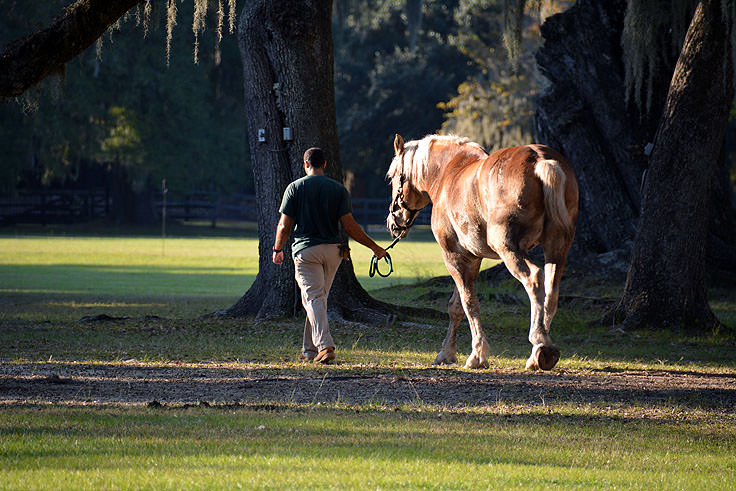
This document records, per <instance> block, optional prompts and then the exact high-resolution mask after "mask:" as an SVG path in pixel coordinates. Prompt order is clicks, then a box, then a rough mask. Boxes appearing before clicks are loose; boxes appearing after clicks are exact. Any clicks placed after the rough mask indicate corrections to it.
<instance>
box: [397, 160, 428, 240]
mask: <svg viewBox="0 0 736 491" xmlns="http://www.w3.org/2000/svg"><path fill="white" fill-rule="evenodd" d="M405 180H406V178H405V177H404V173H403V172H401V173H400V174H399V190H398V191H397V193H396V197H395V198H394V202H393V203H392V204H391V214H392V215H393V214H394V212H395V211H396V209H397V207H398V208H403V209H404V210H406V211H408V212H409V219H408V220H407V221H406V224H405V225H396V222H395V221H394V226H395V227H396V228H398V229H399V230H409V229H410V228H411V227H412V225H414V220H416V218H417V214H418V213H419V212H420V211H422V208H410V207H409V206H408V205H407V204H406V202H405V201H404V181H405Z"/></svg>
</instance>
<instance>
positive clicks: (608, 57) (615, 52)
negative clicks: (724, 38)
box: [536, 0, 649, 254]
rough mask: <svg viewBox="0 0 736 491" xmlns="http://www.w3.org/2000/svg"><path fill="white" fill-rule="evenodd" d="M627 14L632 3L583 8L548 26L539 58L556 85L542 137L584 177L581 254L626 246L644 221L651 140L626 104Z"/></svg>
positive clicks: (542, 109)
mask: <svg viewBox="0 0 736 491" xmlns="http://www.w3.org/2000/svg"><path fill="white" fill-rule="evenodd" d="M625 12H626V1H625V0H601V1H598V2H595V1H591V2H578V3H576V4H575V5H574V6H573V7H571V8H570V9H568V11H566V12H564V13H562V14H558V15H554V16H552V17H550V18H548V19H547V21H546V22H545V23H544V24H543V25H542V36H543V37H544V45H543V46H542V47H541V48H540V50H539V51H538V53H537V56H536V58H537V63H538V65H539V68H540V70H541V72H542V74H543V75H544V76H545V78H547V79H548V80H549V81H550V85H549V87H548V88H547V90H546V91H545V92H544V93H543V95H542V97H541V98H540V100H539V103H538V106H537V112H536V130H537V138H538V140H539V141H540V142H542V143H546V144H548V145H550V146H552V147H554V148H556V149H558V150H559V151H560V152H562V154H563V155H565V156H566V157H567V158H568V160H569V161H570V163H571V164H572V166H573V168H574V169H575V173H576V175H577V177H578V181H579V183H580V204H579V206H580V214H579V218H578V228H577V232H576V235H575V245H574V248H575V249H576V250H585V251H593V252H598V253H600V252H607V251H610V250H612V249H617V248H621V247H624V244H626V242H627V241H630V240H631V239H632V238H633V236H634V232H635V227H636V219H637V217H638V214H639V205H640V201H639V187H640V182H641V176H642V173H643V171H644V169H645V168H646V158H645V156H644V146H645V145H646V143H647V142H648V141H649V137H648V135H647V134H646V132H645V131H644V130H643V128H642V127H641V125H640V124H639V120H638V117H636V116H634V117H632V114H631V113H630V111H627V108H626V105H625V103H624V100H625V92H624V65H623V62H622V49H621V32H622V30H623V20H624V14H625ZM591 29H593V31H591ZM574 253H575V251H573V254H574Z"/></svg>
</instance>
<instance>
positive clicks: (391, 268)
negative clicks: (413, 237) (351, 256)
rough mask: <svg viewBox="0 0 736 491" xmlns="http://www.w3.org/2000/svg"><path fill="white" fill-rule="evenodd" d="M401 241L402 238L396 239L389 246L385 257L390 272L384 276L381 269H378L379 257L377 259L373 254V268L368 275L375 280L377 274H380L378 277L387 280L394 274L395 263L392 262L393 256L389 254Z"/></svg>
mask: <svg viewBox="0 0 736 491" xmlns="http://www.w3.org/2000/svg"><path fill="white" fill-rule="evenodd" d="M400 240H401V237H396V238H395V239H394V241H393V242H391V245H390V246H388V247H387V248H386V249H385V250H386V255H385V256H384V257H383V260H384V261H386V264H388V272H387V273H386V274H383V273H382V272H381V270H380V269H378V257H376V255H375V254H373V257H372V258H371V266H370V268H369V269H368V275H369V276H370V277H371V278H373V277H374V276H375V275H376V273H378V276H380V277H381V278H387V277H388V276H389V275H390V274H391V273H393V272H394V263H393V262H391V256H390V255H389V253H388V250H389V249H391V248H392V247H393V246H395V245H396V243H397V242H398V241H400Z"/></svg>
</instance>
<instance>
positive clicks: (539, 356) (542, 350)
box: [526, 344, 560, 370]
mask: <svg viewBox="0 0 736 491" xmlns="http://www.w3.org/2000/svg"><path fill="white" fill-rule="evenodd" d="M559 360H560V349H559V348H558V347H557V346H554V345H550V346H544V345H543V344H538V345H536V346H535V347H534V349H532V355H531V356H530V357H529V359H528V360H527V361H526V369H527V370H537V369H540V370H552V369H553V368H554V366H555V365H557V362H558V361H559Z"/></svg>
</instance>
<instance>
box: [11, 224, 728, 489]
mask: <svg viewBox="0 0 736 491" xmlns="http://www.w3.org/2000/svg"><path fill="white" fill-rule="evenodd" d="M208 232H210V231H208ZM44 233H45V232H44V231H41V233H39V231H38V230H34V231H33V233H28V231H20V232H18V231H10V232H8V231H6V233H5V234H4V235H0V489H49V488H54V489H57V488H66V489H68V488H75V489H78V488H104V489H110V488H125V489H130V488H136V489H138V488H156V489H158V488H169V489H173V488H177V489H178V488H236V487H243V488H249V489H250V488H292V489H293V488H304V487H319V488H330V487H338V488H361V489H362V488H397V487H404V488H409V489H414V488H441V489H447V488H450V489H469V488H478V487H482V488H494V489H498V488H526V489H529V488H533V489H540V488H549V487H556V488H570V487H586V488H606V489H610V488H615V487H625V488H634V489H652V488H659V489H661V488H666V489H734V488H736V411H735V410H734V409H733V408H732V407H730V406H729V405H728V401H732V400H736V397H734V393H735V392H736V345H735V344H734V339H733V337H732V336H731V335H730V334H729V333H727V332H720V333H712V334H709V335H707V336H702V337H697V338H693V337H686V336H684V335H676V334H671V333H668V332H660V331H656V330H653V331H651V332H635V333H621V332H617V331H615V330H613V331H612V330H611V329H610V328H609V327H606V326H600V325H597V324H594V323H591V321H593V320H594V319H596V318H598V316H599V315H600V313H601V311H602V309H603V308H604V306H605V305H606V302H607V301H608V299H610V298H615V296H616V295H617V293H618V292H619V291H620V290H619V288H620V286H616V285H613V286H611V285H606V284H599V283H598V282H596V281H590V283H584V282H583V283H581V281H582V280H579V279H574V280H571V281H572V282H569V283H567V284H566V283H565V280H563V286H562V289H563V292H562V293H563V295H565V294H566V293H569V292H571V291H574V292H576V296H574V298H569V299H566V300H565V301H564V302H563V303H562V304H561V307H560V311H559V313H558V315H557V317H556V319H555V322H554V324H553V332H552V336H553V339H554V340H555V341H556V342H557V344H558V345H559V346H560V348H561V349H562V353H563V355H562V356H563V358H562V359H561V361H560V364H559V365H558V367H557V368H556V369H555V370H553V371H552V372H550V373H549V374H544V375H543V376H542V375H535V374H529V373H527V372H525V371H524V370H523V366H524V361H525V359H526V357H527V356H528V354H529V346H528V343H527V341H526V329H527V325H528V315H529V314H528V301H527V300H526V298H525V294H524V293H523V291H522V290H521V287H520V286H519V285H518V283H516V282H515V281H514V280H509V281H502V282H500V283H494V284H481V285H479V289H480V297H481V308H482V313H483V322H484V326H485V329H486V333H487V336H488V338H489V342H490V344H491V347H492V356H493V358H492V365H491V367H490V368H489V369H488V370H480V371H473V372H470V371H466V370H464V369H462V368H459V367H457V366H455V367H443V368H432V367H431V366H430V363H431V361H432V360H433V359H434V355H435V354H436V350H437V349H438V348H439V345H440V343H441V341H442V339H443V337H444V334H445V326H446V321H445V320H443V319H435V320H427V319H406V320H403V321H401V322H397V323H395V324H391V325H385V326H365V325H355V324H349V323H335V324H334V325H333V326H332V329H333V335H334V337H335V338H336V341H337V342H338V345H339V346H338V348H339V350H338V354H339V358H338V361H339V363H338V364H337V365H334V366H331V367H321V366H317V367H315V366H311V365H304V364H299V363H296V362H295V355H296V353H297V352H298V347H299V344H300V336H301V322H302V321H301V320H299V319H289V320H284V321H282V322H267V323H255V322H253V321H252V320H249V319H206V318H200V317H199V315H200V314H203V313H207V312H212V311H214V310H218V309H221V308H225V307H228V306H229V305H231V304H232V303H233V302H234V301H235V300H237V298H239V297H240V295H242V293H243V292H244V291H245V290H246V289H247V288H248V286H249V285H250V283H251V282H252V281H253V278H254V277H255V274H256V273H257V265H258V258H257V242H256V240H255V239H254V238H253V234H252V231H248V230H245V231H238V232H237V233H236V234H235V235H233V234H232V233H231V234H230V235H223V236H219V237H197V236H196V235H195V234H193V233H191V232H188V233H180V234H178V236H176V237H174V238H168V239H166V241H165V242H163V241H162V240H161V238H157V237H153V236H150V235H148V236H147V235H145V234H141V235H140V236H135V237H130V236H115V235H114V234H99V233H98V234H95V235H91V234H89V233H77V234H74V235H67V236H64V235H60V234H59V233H55V234H54V235H48V234H46V235H44ZM372 235H374V236H375V237H376V238H377V239H379V241H380V243H383V244H387V243H388V237H387V236H386V235H383V236H381V235H380V234H372ZM410 237H411V239H410V240H407V241H402V242H401V243H399V244H398V245H397V246H396V247H395V248H394V249H392V251H391V253H392V257H393V259H394V267H395V270H396V271H395V273H394V274H393V275H391V277H390V278H387V279H382V278H373V279H370V278H367V271H368V262H369V259H370V252H369V251H368V250H367V249H364V248H361V247H360V246H354V247H353V259H354V264H355V268H356V274H357V275H358V278H359V280H360V281H361V283H362V284H363V285H364V286H365V287H366V288H367V289H368V290H369V291H371V293H372V294H373V295H374V296H376V297H378V298H380V299H382V300H387V301H391V302H395V303H404V304H410V305H419V306H426V307H432V308H435V309H438V310H444V309H445V308H446V302H447V298H448V296H449V293H450V292H451V290H452V287H451V286H450V285H449V284H446V283H443V282H439V283H427V282H426V281H425V280H427V279H429V278H432V277H435V276H440V275H446V270H445V269H444V266H443V265H442V262H441V259H440V253H439V248H438V247H437V245H436V244H435V243H434V242H433V241H432V240H431V237H430V236H429V234H428V233H427V232H424V233H422V232H420V233H416V234H413V235H412V236H410ZM581 291H582V292H584V293H585V295H579V294H580V292H581ZM711 300H712V306H713V309H714V311H715V312H716V315H718V317H719V318H720V319H721V320H722V321H723V322H724V323H725V324H726V325H728V326H730V327H736V296H735V295H734V292H733V291H726V290H714V291H713V293H712V295H711ZM103 313H104V314H108V315H111V316H119V317H122V318H121V319H118V320H113V321H108V322H81V321H80V319H81V318H82V317H83V316H87V315H96V314H103ZM152 316H155V317H152ZM469 345H470V340H469V334H468V332H467V325H463V326H461V328H460V332H459V338H458V347H459V351H460V353H459V357H461V358H462V356H467V354H468V353H469V350H470V346H469ZM123 369H124V370H127V372H125V373H126V374H128V373H133V374H135V373H138V372H140V373H139V374H138V375H125V376H122V375H121V376H120V377H115V376H112V377H110V376H109V375H106V374H107V373H108V372H107V371H112V372H115V371H116V370H123ZM64 370H67V371H68V372H64ZM164 372H166V373H167V374H168V375H167V378H166V379H165V380H164V379H163V375H160V374H162V373H164ZM49 373H51V374H53V373H60V374H62V376H64V374H65V373H73V374H74V375H73V376H71V375H67V377H68V378H67V379H64V378H63V377H62V378H58V377H57V378H56V379H53V378H49V377H48V375H47V374H49ZM121 373H122V372H121ZM151 373H153V374H154V375H151ZM223 373H224V374H225V375H223ZM77 374H80V375H79V376H77ZM146 374H148V375H146ZM156 374H159V375H160V377H161V380H159V379H157V378H156V377H157V376H159V375H156ZM172 374H173V375H172ZM126 377H127V378H126ZM217 377H220V378H217ZM222 377H224V378H222ZM627 377H633V378H636V377H638V378H637V379H636V380H641V381H642V382H641V383H639V382H631V383H628V382H626V380H627ZM633 378H632V380H633ZM82 379H84V380H85V382H84V385H83V386H82V385H80V390H78V391H77V390H76V389H74V390H71V391H70V392H69V393H70V394H72V395H71V396H69V397H66V396H55V395H54V394H57V392H54V391H55V390H57V389H58V390H62V389H64V388H65V387H71V386H72V385H68V386H65V385H64V384H65V383H66V384H73V383H77V382H78V381H80V380H82ZM690 379H693V380H694V379H697V380H701V381H706V382H707V381H708V380H709V379H712V380H719V381H721V382H723V381H725V382H723V383H722V384H721V385H720V386H719V387H717V388H713V387H710V386H708V387H705V386H704V387H703V388H702V389H700V388H698V387H697V386H693V385H692V384H689V385H688V380H690ZM218 380H219V382H215V381H218ZM592 380H600V381H601V382H600V384H599V385H594V386H592V388H590V387H588V388H586V387H584V386H585V384H587V383H589V382H591V381H592ZM648 380H649V381H651V383H649V382H647V381H648ZM658 380H659V381H660V382H661V381H662V380H665V381H667V380H669V382H667V383H669V384H670V385H667V386H666V387H664V388H662V389H661V390H660V389H659V388H657V387H655V383H659V382H657V381H658ZM729 380H733V386H731V385H729ZM575 381H579V382H580V384H579V386H578V387H576V386H575ZM609 381H610V387H609V386H608V385H607V384H608V383H609ZM353 382H355V385H354V387H360V388H361V389H357V390H356V393H355V394H353V396H354V397H353V398H352V399H351V398H350V397H347V396H345V395H342V396H341V395H340V394H339V393H338V394H334V393H330V392H329V387H337V386H338V385H336V384H339V383H342V384H346V385H345V386H349V385H350V384H352V383H353ZM568 382H569V384H568V385H567V386H566V385H564V384H565V383H568ZM625 382H626V383H628V385H626V387H625V388H626V390H625V391H623V392H622V391H620V390H618V389H615V388H614V386H615V385H616V384H620V383H625ZM80 383H81V382H80ZM359 383H360V384H363V385H358V384H359ZM596 383H598V382H596ZM29 384H30V385H29ZM103 384H109V386H110V387H112V389H110V390H109V391H108V392H107V396H106V397H108V398H107V399H103V398H95V397H94V396H93V395H91V396H85V392H84V391H87V392H88V393H90V394H92V392H93V391H94V390H95V387H98V386H101V385H103ZM116 384H118V385H116ZM126 384H127V385H126ZM146 384H148V385H150V386H151V389H150V390H151V391H153V390H154V386H156V387H158V388H159V389H160V390H161V392H160V394H164V396H166V394H171V393H173V392H172V391H173V389H171V390H168V389H166V387H167V384H169V385H171V387H173V386H174V385H176V384H179V385H178V386H181V387H184V389H183V390H184V392H185V393H186V390H187V389H186V388H187V387H190V386H191V387H199V388H203V387H204V388H205V389H206V390H205V391H204V392H203V394H210V395H211V394H213V393H216V394H221V395H220V396H218V397H210V396H209V395H203V396H202V397H201V398H197V397H193V398H185V400H187V401H190V402H185V403H174V402H166V401H164V404H163V405H161V404H153V403H150V399H151V398H153V396H151V397H150V398H149V399H146V398H145V394H144V395H143V396H142V397H143V398H142V399H140V398H139V399H134V398H132V397H131V398H128V396H127V395H125V394H128V393H131V394H132V393H133V392H131V389H130V387H131V385H133V386H135V387H138V388H142V390H145V387H146ZM187 384H190V385H187ZM213 384H221V385H222V386H223V387H225V386H227V387H232V392H230V393H228V389H217V387H212V385H213ZM227 384H230V385H227ZM264 384H274V385H273V386H274V387H276V386H278V384H282V385H284V386H287V387H291V385H288V384H293V387H294V391H293V392H290V390H288V391H286V392H285V393H281V392H277V391H273V392H269V391H268V390H263V391H261V392H258V390H257V389H258V387H261V386H264ZM310 384H311V385H310ZM330 384H333V385H330ZM401 384H403V385H401ZM677 384H682V385H681V386H680V385H677ZM374 385H375V386H376V387H378V386H381V387H385V388H389V389H390V388H395V387H397V386H401V387H404V386H406V387H407V394H408V395H407V396H406V397H405V398H404V399H401V400H400V401H399V402H396V401H394V400H390V399H389V398H388V396H386V397H382V396H380V394H382V393H381V392H378V390H377V389H375V390H376V392H371V393H375V394H379V395H377V396H375V397H362V398H361V396H363V395H365V394H363V393H361V390H363V391H366V390H369V391H372V390H374V389H373V386H374ZM118 386H119V389H115V387H118ZM74 387H76V386H74ZM81 387H84V390H82V388H81ZM161 387H163V388H162V389H161ZM268 387H271V386H270V385H269V386H268ZM433 387H441V388H443V390H444V388H446V389H447V390H448V391H453V390H456V389H458V388H464V390H466V392H465V393H464V394H465V395H464V396H462V397H460V398H458V399H454V398H453V397H452V396H438V397H437V398H432V397H430V396H428V395H427V394H430V393H433V392H432V388H433ZM565 387H566V388H565ZM490 388H492V390H491V389H490ZM558 388H559V391H558ZM297 389H299V390H297ZM517 389H518V391H517V392H516V393H514V394H513V395H511V394H512V392H513V391H514V390H517ZM18 390H23V391H25V392H26V393H30V394H32V395H33V397H31V398H29V399H27V400H26V399H24V400H18V399H17V398H14V397H15V396H13V395H12V394H14V393H16V392H17V391H18ZM116 390H118V391H119V394H120V395H118V393H117V392H116ZM192 390H194V389H192ZM217 390H219V392H218V391H217ZM208 391H209V392H208ZM212 391H214V392H212ZM410 391H413V392H410ZM441 392H442V391H439V392H438V393H441ZM496 392H497V393H496ZM59 393H60V392H59ZM100 393H101V392H100ZM151 393H153V392H151ZM232 394H242V397H241V396H240V395H232ZM251 394H255V395H252V396H251ZM504 394H509V396H508V397H504ZM368 395H370V394H368ZM420 395H423V396H422V397H420ZM476 396H477V397H476ZM162 400H163V399H162ZM141 401H143V402H141ZM191 401H194V402H191Z"/></svg>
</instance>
